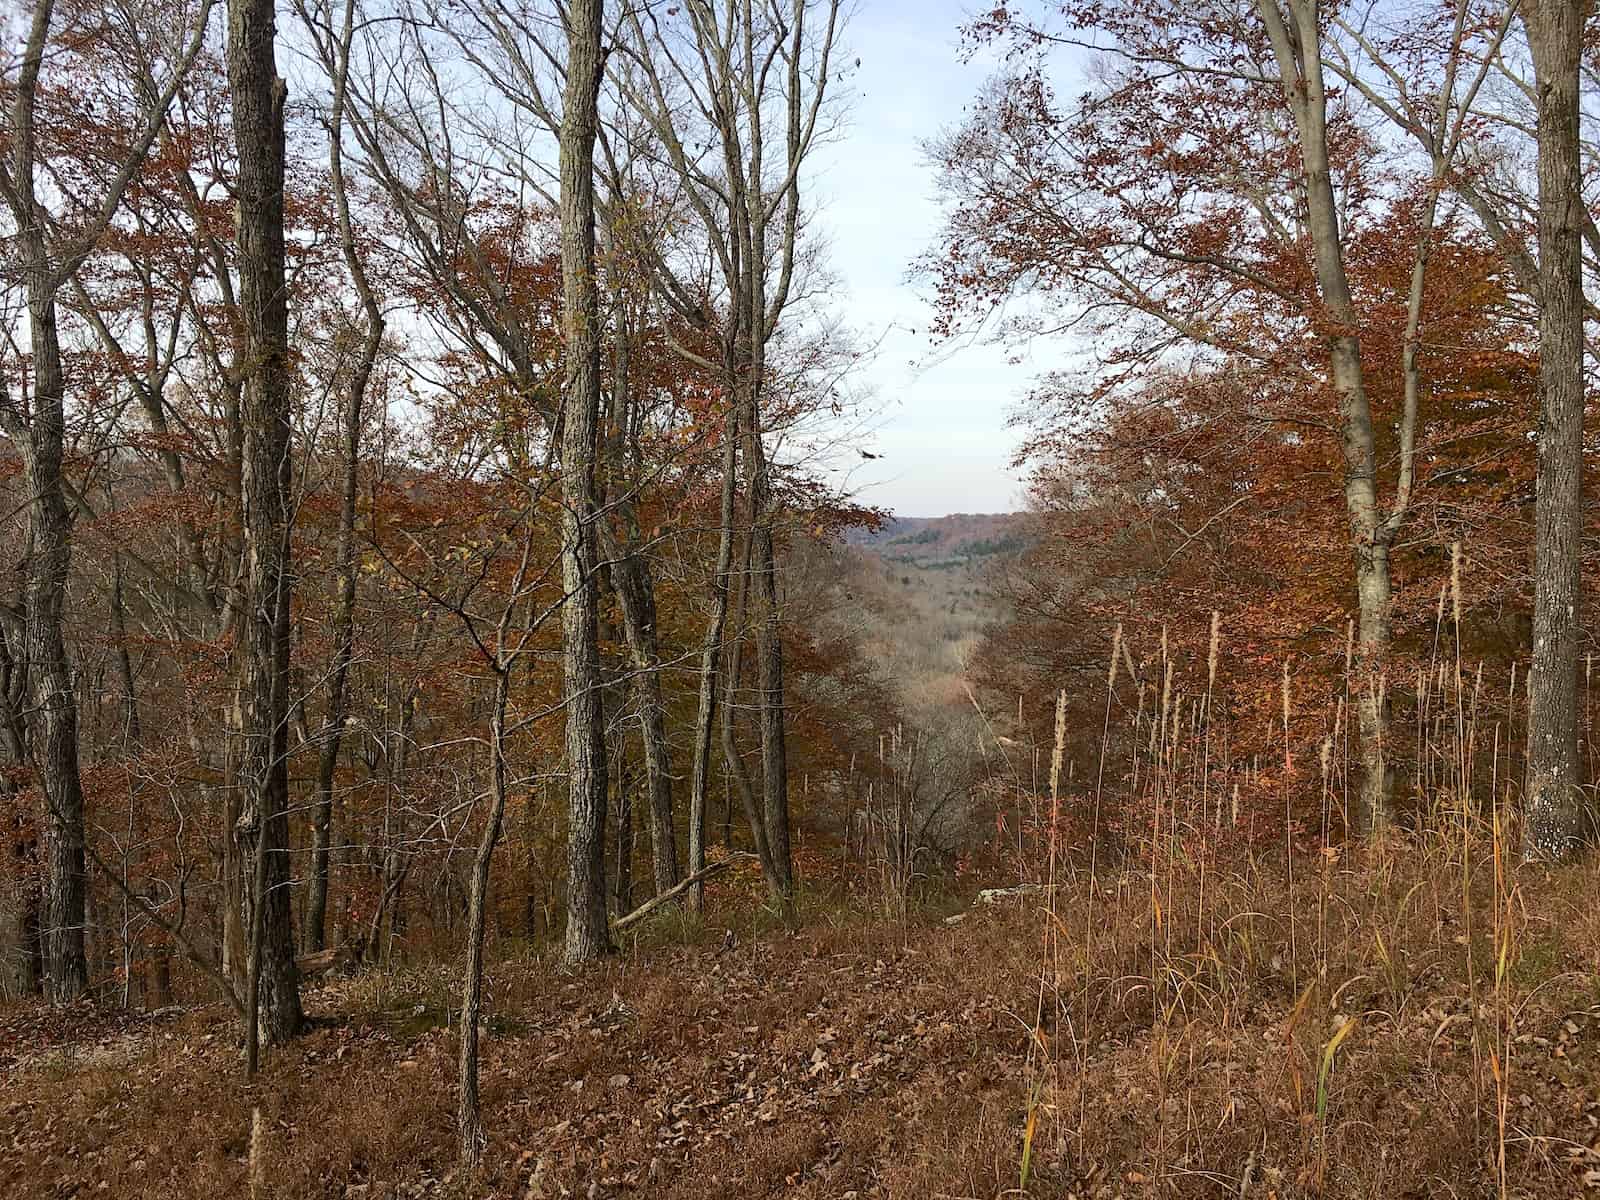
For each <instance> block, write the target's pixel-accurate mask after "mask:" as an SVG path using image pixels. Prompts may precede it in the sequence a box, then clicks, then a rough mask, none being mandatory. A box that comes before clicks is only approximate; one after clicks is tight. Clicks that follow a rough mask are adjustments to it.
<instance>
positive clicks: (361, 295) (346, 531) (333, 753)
mask: <svg viewBox="0 0 1600 1200" xmlns="http://www.w3.org/2000/svg"><path fill="white" fill-rule="evenodd" d="M355 7H356V6H355V2H354V0H345V4H344V6H343V14H342V17H341V18H340V22H341V23H340V25H339V27H338V28H337V29H335V28H334V25H333V15H332V12H331V10H330V11H329V12H327V13H313V12H312V11H310V10H309V9H308V8H307V6H306V4H305V3H303V2H301V3H300V4H299V10H300V15H301V19H302V21H303V22H304V24H305V25H306V27H307V28H308V29H309V30H310V31H311V34H312V36H313V38H315V39H316V40H317V42H318V53H319V56H320V57H321V59H322V61H323V63H324V64H325V65H327V66H330V67H331V81H330V82H331V85H332V98H331V100H330V103H329V106H328V113H327V117H326V120H327V128H328V179H329V183H330V185H331V188H332V192H333V203H334V210H335V213H336V215H337V217H338V226H339V250H340V254H341V256H342V257H343V259H344V265H345V272H346V273H347V274H348V275H349V277H350V282H351V285H352V286H353V287H354V288H355V291H356V296H357V297H358V299H359V300H360V304H361V321H362V325H361V329H360V336H359V342H358V345H357V346H356V348H355V350H354V353H353V354H352V355H351V356H350V358H351V361H350V362H349V363H348V364H346V365H345V377H344V386H343V403H342V405H341V407H340V419H339V436H340V452H341V459H342V461H341V464H340V465H341V473H340V479H339V532H338V544H337V546H336V547H335V550H334V558H335V567H336V569H337V571H338V596H337V600H336V603H335V606H334V613H333V664H332V670H331V673H330V675H329V679H328V708H327V716H326V718H325V720H324V722H323V728H322V734H321V736H320V738H319V739H318V748H317V785H316V786H317V790H316V797H315V799H314V800H313V801H312V809H311V836H312V843H311V879H310V884H309V886H308V888H307V894H306V903H305V910H304V915H303V925H304V937H303V944H302V949H304V950H306V951H312V952H314V951H318V950H321V949H322V948H323V945H324V942H325V940H326V922H327V911H328V865H329V832H330V825H331V823H332V818H333V790H334V788H333V785H334V776H335V773H336V772H337V770H338V766H339V748H340V745H341V744H342V742H343V738H344V725H345V720H346V718H347V717H348V715H349V708H350V703H349V688H350V668H351V665H352V663H353V662H354V659H355V607H356V491H357V488H358V486H359V484H360V463H361V430H362V424H363V406H364V404H365V401H366V393H367V385H368V383H369V382H370V381H371V379H372V371H373V367H374V366H375V365H376V363H377V361H378V351H379V350H380V349H381V347H382V345H383V330H384V317H383V312H382V310H381V309H380V308H379V306H378V299H377V296H376V294H375V293H374V292H373V290H372V284H371V282H370V280H369V279H368V275H367V269H366V264H365V262H364V260H363V258H362V255H361V253H360V252H359V250H358V248H357V245H356V235H355V228H354V225H353V222H352V221H351V216H350V189H349V186H348V184H347V183H346V180H345V170H344V123H345V102H346V96H347V94H348V83H349V77H350V50H351V46H352V44H353V42H354V38H355Z"/></svg>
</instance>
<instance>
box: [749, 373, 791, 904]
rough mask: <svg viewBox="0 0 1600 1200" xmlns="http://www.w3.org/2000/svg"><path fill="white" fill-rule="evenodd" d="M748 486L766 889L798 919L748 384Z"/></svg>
mask: <svg viewBox="0 0 1600 1200" xmlns="http://www.w3.org/2000/svg"><path fill="white" fill-rule="evenodd" d="M746 388H747V396H748V398H747V401H746V407H745V429H744V439H745V449H744V458H745V486H746V488H747V489H748V491H749V505H750V534H749V537H750V547H749V553H748V560H749V566H750V569H751V572H752V573H751V579H750V581H751V582H753V583H754V584H755V588H754V596H755V604H754V606H753V607H754V609H755V613H756V620H755V634H756V638H755V641H756V670H757V678H758V684H759V690H760V697H761V702H760V705H759V708H760V713H761V800H762V824H763V826H764V827H765V834H766V854H765V855H764V856H763V867H764V868H765V872H764V873H765V874H766V877H767V887H768V890H769V891H771V893H772V896H773V899H775V900H776V901H777V902H778V904H779V905H780V907H781V908H782V909H783V912H784V915H785V917H786V919H790V920H792V919H793V917H794V861H793V858H792V857H791V855H790V852H789V768H788V754H787V746H786V739H785V734H784V717H785V713H784V700H783V638H782V632H781V628H780V625H779V617H780V612H779V607H778V582H777V565H776V562H775V559H774V551H773V541H772V511H771V510H772V497H771V482H770V478H769V474H768V470H767V456H766V451H765V449H764V448H763V446H762V444H761V413H760V405H761V387H760V386H759V381H756V380H752V381H748V382H747V384H746Z"/></svg>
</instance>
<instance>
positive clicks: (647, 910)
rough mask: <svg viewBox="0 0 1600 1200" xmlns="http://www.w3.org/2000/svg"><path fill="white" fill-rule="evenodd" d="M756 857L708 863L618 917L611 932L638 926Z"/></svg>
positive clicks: (734, 855) (731, 857) (732, 856)
mask: <svg viewBox="0 0 1600 1200" xmlns="http://www.w3.org/2000/svg"><path fill="white" fill-rule="evenodd" d="M754 857H755V855H753V854H746V853H740V854H733V855H730V856H729V857H727V858H722V859H718V860H717V861H716V862H714V863H707V864H706V865H705V866H704V867H702V868H700V870H698V871H696V872H695V873H694V874H693V875H690V876H688V877H687V878H685V879H682V880H680V881H679V882H677V883H675V884H673V885H672V886H671V887H669V888H668V889H667V890H666V891H664V892H662V893H660V894H659V895H656V896H652V897H651V898H650V899H648V900H646V901H645V902H644V903H643V904H641V905H639V907H638V908H636V909H634V910H633V911H632V912H631V913H629V914H627V916H623V917H618V918H617V919H616V920H615V921H613V922H611V932H612V933H621V932H622V931H623V930H624V929H626V928H627V927H628V926H629V925H636V924H638V923H639V922H640V921H642V920H644V919H645V918H646V917H648V916H649V915H650V914H651V913H653V912H655V910H656V909H658V908H660V907H661V906H662V905H663V904H668V903H670V902H671V901H673V900H676V899H677V898H678V897H679V896H681V895H683V894H684V893H685V892H687V891H688V890H689V889H690V888H692V887H693V886H694V885H695V884H697V883H700V882H702V881H704V880H706V879H709V878H711V876H713V875H715V874H717V873H718V872H721V871H726V870H727V869H728V868H729V867H731V866H733V864H734V862H735V861H736V860H738V859H741V858H754Z"/></svg>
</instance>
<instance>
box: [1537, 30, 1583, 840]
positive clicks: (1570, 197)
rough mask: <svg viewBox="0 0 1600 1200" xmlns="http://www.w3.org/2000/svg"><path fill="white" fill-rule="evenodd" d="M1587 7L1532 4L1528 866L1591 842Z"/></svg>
mask: <svg viewBox="0 0 1600 1200" xmlns="http://www.w3.org/2000/svg"><path fill="white" fill-rule="evenodd" d="M1586 8H1587V5H1586V4H1585V3H1584V2H1583V0H1528V2H1527V3H1526V4H1525V5H1524V6H1523V8H1522V21H1523V25H1524V27H1525V28H1526V29H1527V32H1528V46H1529V49H1530V50H1531V51H1532V53H1533V67H1534V76H1535V81H1536V87H1537V91H1538V107H1539V459H1538V474H1537V484H1538V507H1537V513H1536V517H1535V527H1536V532H1535V542H1534V576H1533V578H1534V591H1533V662H1532V669H1531V671H1530V672H1529V676H1528V761H1527V785H1526V786H1527V819H1526V823H1525V825H1524V830H1523V854H1524V856H1525V857H1527V858H1529V859H1545V860H1559V859H1564V858H1568V857H1571V855H1572V854H1573V853H1574V852H1575V851H1576V849H1577V848H1578V846H1579V845H1580V844H1581V843H1582V841H1583V839H1584V838H1585V837H1587V836H1588V835H1589V833H1590V814H1589V812H1588V806H1587V805H1586V804H1585V803H1584V801H1583V798H1582V794H1581V792H1580V790H1579V782H1580V780H1579V773H1578V623H1579V620H1580V619H1581V615H1582V603H1583V597H1582V576H1581V573H1580V565H1581V560H1582V546H1581V540H1582V533H1583V402H1584V395H1583V353H1584V350H1583V319H1584V303H1583V276H1582V269H1583V268H1582V247H1581V241H1580V237H1581V231H1582V228H1583V222H1584V219H1585V213H1584V207H1583V193H1582V188H1581V177H1580V174H1579V170H1580V168H1579V151H1578V107H1579V105H1578V78H1579V74H1578V65H1579V54H1580V51H1581V49H1582V43H1583V38H1582V33H1583V17H1584V11H1585V9H1586Z"/></svg>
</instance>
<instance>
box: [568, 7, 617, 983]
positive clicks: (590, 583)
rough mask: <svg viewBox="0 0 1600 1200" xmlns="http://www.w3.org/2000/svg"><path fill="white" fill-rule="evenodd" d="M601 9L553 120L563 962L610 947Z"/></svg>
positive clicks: (572, 15) (574, 27) (595, 10)
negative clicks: (602, 639) (559, 357)
mask: <svg viewBox="0 0 1600 1200" xmlns="http://www.w3.org/2000/svg"><path fill="white" fill-rule="evenodd" d="M601 8H602V3H601V0H574V3H573V4H572V6H571V9H570V12H569V14H568V23H567V24H568V43H567V45H568V50H567V82H566V89H565V98H564V104H563V108H562V117H561V137H560V141H561V148H560V171H561V283H562V287H561V318H562V343H563V345H564V347H565V349H566V361H567V376H566V381H565V387H564V392H563V402H562V432H561V481H562V499H563V506H562V514H561V527H562V528H561V542H562V547H561V576H562V583H563V585H564V587H565V591H566V596H567V600H566V603H565V605H564V606H563V607H562V610H561V628H562V635H563V658H564V664H565V677H566V695H567V728H566V750H567V772H568V788H569V791H568V812H569V816H568V828H567V936H566V950H565V956H566V959H567V961H568V962H569V963H580V962H587V961H589V960H591V959H594V958H598V957H599V956H601V955H602V954H604V953H606V951H607V950H608V949H609V948H610V945H611V939H610V933H609V930H608V927H607V923H606V884H605V871H606V860H605V850H606V839H605V826H606V790H607V789H606V756H605V720H604V715H603V713H602V704H601V691H600V687H601V681H600V651H599V645H598V619H599V616H598V609H599V602H598V582H599V581H598V580H597V579H596V578H595V573H596V566H597V563H596V557H597V556H596V553H595V550H596V534H595V518H596V504H595V457H596V450H597V446H598V435H599V425H600V304H599V296H598V293H597V291H596V287H595V275H594V269H595V262H594V257H595V256H594V143H595V132H596V128H597V125H598V113H597V108H598V102H599V92H600V80H601V76H602V73H603V70H604V60H603V57H602V55H601V52H600V27H601Z"/></svg>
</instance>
